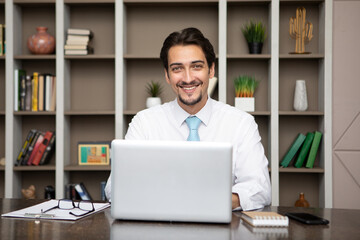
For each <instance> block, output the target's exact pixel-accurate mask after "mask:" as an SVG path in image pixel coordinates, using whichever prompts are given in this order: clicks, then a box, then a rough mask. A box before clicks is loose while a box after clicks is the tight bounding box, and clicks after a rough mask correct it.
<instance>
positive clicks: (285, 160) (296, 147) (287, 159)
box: [280, 133, 306, 167]
mask: <svg viewBox="0 0 360 240" xmlns="http://www.w3.org/2000/svg"><path fill="white" fill-rule="evenodd" d="M305 138H306V137H305V135H304V134H302V133H299V135H298V136H297V137H296V139H295V141H294V143H293V144H292V145H291V147H290V149H289V151H288V152H287V153H286V155H285V157H284V158H283V160H282V161H281V164H280V165H281V166H282V167H287V166H288V165H289V163H290V161H291V160H292V159H293V157H294V156H295V154H296V153H297V151H298V150H299V148H300V147H301V144H302V143H303V142H304V140H305Z"/></svg>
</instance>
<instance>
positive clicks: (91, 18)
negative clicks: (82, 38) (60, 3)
mask: <svg viewBox="0 0 360 240" xmlns="http://www.w3.org/2000/svg"><path fill="white" fill-rule="evenodd" d="M69 3H74V2H73V1H71V2H70V1H69V2H67V5H68V6H69V16H70V19H69V27H70V28H85V29H90V30H91V31H92V32H93V34H94V36H93V38H92V39H91V41H90V42H89V45H90V46H91V47H93V48H94V54H93V55H92V54H90V55H87V56H79V58H80V57H82V58H92V56H94V58H95V59H96V55H99V56H102V58H113V55H114V54H115V6H114V4H69ZM78 3H80V1H79V2H78ZM90 3H101V1H97V2H91V1H90ZM105 26H106V27H105ZM65 31H67V29H65ZM65 37H67V35H66V34H65ZM68 57H69V58H72V59H73V58H76V57H75V56H66V58H68Z"/></svg>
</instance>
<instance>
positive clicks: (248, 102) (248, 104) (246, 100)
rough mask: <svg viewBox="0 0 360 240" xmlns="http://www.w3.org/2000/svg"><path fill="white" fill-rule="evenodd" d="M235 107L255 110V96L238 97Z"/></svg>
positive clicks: (246, 110) (247, 110) (249, 110)
mask: <svg viewBox="0 0 360 240" xmlns="http://www.w3.org/2000/svg"><path fill="white" fill-rule="evenodd" d="M235 107H236V108H238V109H240V110H243V111H245V112H254V111H255V98H254V97H236V98H235Z"/></svg>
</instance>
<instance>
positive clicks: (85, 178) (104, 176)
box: [69, 171, 110, 200]
mask: <svg viewBox="0 0 360 240" xmlns="http://www.w3.org/2000/svg"><path fill="white" fill-rule="evenodd" d="M69 175H70V179H69V180H70V181H69V183H81V182H82V183H83V184H84V185H85V187H86V189H87V190H88V192H89V193H90V196H91V197H92V199H93V200H101V194H100V189H101V188H100V183H101V182H103V181H107V180H108V178H109V175H110V172H109V171H80V172H77V171H71V172H69Z"/></svg>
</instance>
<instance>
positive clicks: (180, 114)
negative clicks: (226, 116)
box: [173, 97, 212, 127]
mask: <svg viewBox="0 0 360 240" xmlns="http://www.w3.org/2000/svg"><path fill="white" fill-rule="evenodd" d="M173 104H174V116H175V121H176V124H177V126H179V127H180V126H181V125H182V124H183V123H184V121H185V120H186V118H188V117H189V116H191V114H189V113H188V112H186V111H185V110H184V109H182V108H181V107H180V105H179V103H178V102H177V99H175V100H174V101H173ZM211 109H212V99H211V98H210V97H209V98H208V100H207V101H206V104H205V106H204V107H203V108H202V109H201V110H200V111H199V112H198V113H196V114H195V116H197V117H198V118H199V119H200V120H201V121H202V122H203V123H204V124H205V126H207V125H208V124H209V121H210V116H211Z"/></svg>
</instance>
